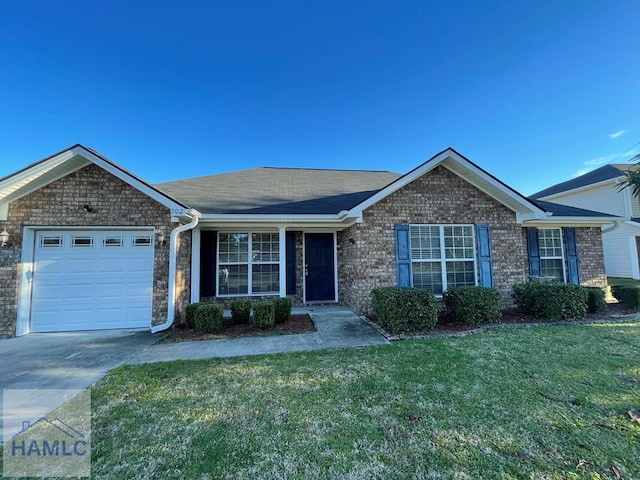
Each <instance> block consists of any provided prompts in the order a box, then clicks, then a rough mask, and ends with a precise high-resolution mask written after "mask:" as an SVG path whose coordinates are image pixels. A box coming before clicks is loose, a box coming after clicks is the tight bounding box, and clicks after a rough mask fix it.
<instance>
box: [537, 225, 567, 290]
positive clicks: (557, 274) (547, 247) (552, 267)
mask: <svg viewBox="0 0 640 480" xmlns="http://www.w3.org/2000/svg"><path fill="white" fill-rule="evenodd" d="M538 248H539V253H540V275H542V276H543V277H552V278H554V279H555V280H557V281H559V282H564V281H565V280H566V275H565V268H564V245H563V244H562V230H561V229H559V228H539V229H538Z"/></svg>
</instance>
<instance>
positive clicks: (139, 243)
mask: <svg viewBox="0 0 640 480" xmlns="http://www.w3.org/2000/svg"><path fill="white" fill-rule="evenodd" d="M132 244H133V246H134V247H150V246H151V236H149V235H135V236H134V237H133V243H132Z"/></svg>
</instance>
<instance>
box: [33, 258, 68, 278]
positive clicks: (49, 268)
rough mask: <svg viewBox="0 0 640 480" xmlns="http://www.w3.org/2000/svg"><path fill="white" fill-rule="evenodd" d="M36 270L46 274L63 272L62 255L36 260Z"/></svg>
mask: <svg viewBox="0 0 640 480" xmlns="http://www.w3.org/2000/svg"><path fill="white" fill-rule="evenodd" d="M38 272H40V273H42V274H44V275H46V274H51V273H52V274H60V273H62V272H64V262H63V260H62V257H59V258H52V259H48V260H42V261H40V262H38Z"/></svg>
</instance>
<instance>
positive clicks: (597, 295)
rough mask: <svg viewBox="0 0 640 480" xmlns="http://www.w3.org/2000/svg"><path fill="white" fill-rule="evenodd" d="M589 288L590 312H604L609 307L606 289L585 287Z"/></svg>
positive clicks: (588, 304)
mask: <svg viewBox="0 0 640 480" xmlns="http://www.w3.org/2000/svg"><path fill="white" fill-rule="evenodd" d="M585 288H586V290H587V310H588V311H589V313H598V312H603V311H604V310H606V309H607V302H606V301H605V299H604V290H602V289H601V288H600V287H585Z"/></svg>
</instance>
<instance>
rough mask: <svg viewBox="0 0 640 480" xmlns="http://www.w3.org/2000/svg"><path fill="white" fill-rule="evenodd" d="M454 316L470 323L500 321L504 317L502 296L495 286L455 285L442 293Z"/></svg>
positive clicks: (448, 308) (449, 310)
mask: <svg viewBox="0 0 640 480" xmlns="http://www.w3.org/2000/svg"><path fill="white" fill-rule="evenodd" d="M442 298H443V299H444V304H445V306H446V307H447V311H448V312H449V313H451V315H452V316H453V318H455V319H456V320H458V321H460V322H464V323H466V324H469V325H478V324H480V323H499V322H500V320H501V319H502V296H501V295H500V292H499V291H498V290H497V289H495V288H489V287H455V288H450V289H448V290H447V291H446V292H444V294H443V295H442Z"/></svg>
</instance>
